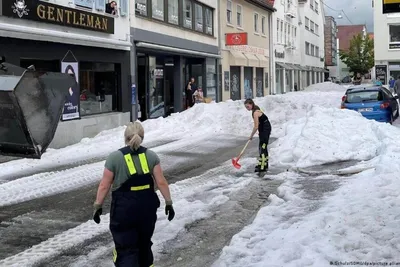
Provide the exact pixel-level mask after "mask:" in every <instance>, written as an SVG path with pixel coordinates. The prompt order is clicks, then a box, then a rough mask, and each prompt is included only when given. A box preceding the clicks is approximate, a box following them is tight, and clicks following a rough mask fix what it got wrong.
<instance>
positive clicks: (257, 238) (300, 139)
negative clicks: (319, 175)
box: [214, 107, 400, 267]
mask: <svg viewBox="0 0 400 267" xmlns="http://www.w3.org/2000/svg"><path fill="white" fill-rule="evenodd" d="M318 121H319V122H320V124H318V123H317V122H318ZM287 129H288V130H287V134H286V135H285V136H284V137H283V138H281V139H280V140H278V142H277V143H276V144H275V146H274V148H273V149H272V151H273V153H274V154H275V155H280V156H281V158H279V159H277V160H276V162H275V163H276V164H282V165H290V166H309V165H310V164H312V162H316V163H326V162H332V161H339V160H349V159H355V160H366V161H363V162H361V163H360V164H359V165H360V166H364V167H365V166H370V167H371V166H372V167H374V168H373V169H370V170H366V171H363V172H361V173H359V174H355V175H352V176H350V177H348V179H345V178H342V181H343V185H342V186H341V187H340V188H339V189H337V190H336V191H335V192H333V193H329V194H325V196H324V198H323V199H322V200H320V203H319V204H320V207H319V208H318V209H317V210H315V211H313V212H311V213H309V214H306V215H304V214H298V212H299V210H301V206H304V205H305V203H307V200H306V199H305V198H304V192H302V191H301V189H299V188H297V187H296V183H295V181H296V179H299V177H297V176H296V175H295V174H290V173H287V174H282V175H278V176H276V177H274V179H284V180H285V182H284V183H283V184H282V185H281V187H280V188H279V193H278V195H277V196H276V195H271V196H270V197H269V200H270V201H271V203H270V204H269V205H268V206H265V207H264V208H262V209H261V210H260V211H259V213H258V215H257V217H256V218H255V220H254V221H253V223H252V224H251V225H248V226H247V227H245V228H244V229H243V230H242V231H241V232H240V233H238V234H237V235H235V236H234V237H233V238H232V240H231V243H230V244H229V245H228V246H226V247H225V248H224V249H223V252H222V255H221V256H220V258H219V259H218V261H217V262H216V263H215V265H214V266H215V267H225V266H229V267H236V266H238V267H239V266H252V267H258V266H259V267H264V266H270V267H275V266H285V267H286V266H287V267H292V266H293V267H295V266H315V267H325V266H330V265H331V264H330V262H331V261H333V262H335V261H342V262H345V261H347V262H350V261H362V262H375V263H377V262H386V263H390V262H397V263H399V264H400V245H399V244H400V230H399V227H398V226H399V225H400V216H399V214H400V208H399V205H398V203H399V202H400V183H399V181H398V179H399V175H398V174H399V172H400V140H399V138H398V136H399V135H400V129H398V128H396V127H393V126H391V125H390V124H384V123H378V122H375V121H370V120H367V119H365V118H363V117H361V116H360V115H359V114H357V113H356V112H349V111H344V110H333V109H323V108H319V107H314V109H312V110H311V111H310V112H309V113H308V114H307V117H306V118H304V119H299V120H297V121H293V122H292V123H291V124H290V125H288V126H287ZM296 140H297V141H296ZM360 166H355V168H357V167H360ZM310 179H311V178H310ZM308 203H309V204H310V205H311V204H312V203H311V202H310V201H309V200H308ZM287 216H294V219H292V220H289V221H287V220H286V218H287Z"/></svg>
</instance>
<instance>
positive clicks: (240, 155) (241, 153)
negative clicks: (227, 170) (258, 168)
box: [236, 140, 251, 160]
mask: <svg viewBox="0 0 400 267" xmlns="http://www.w3.org/2000/svg"><path fill="white" fill-rule="evenodd" d="M250 141H251V140H248V141H247V143H246V144H245V145H244V147H243V149H242V151H240V153H239V156H238V157H237V158H236V160H239V159H240V158H241V157H242V155H243V153H244V151H245V150H246V148H247V146H248V145H249V143H250Z"/></svg>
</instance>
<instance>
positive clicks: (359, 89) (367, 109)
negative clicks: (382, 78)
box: [341, 85, 399, 123]
mask: <svg viewBox="0 0 400 267" xmlns="http://www.w3.org/2000/svg"><path fill="white" fill-rule="evenodd" d="M398 98H399V97H398V96H397V95H396V96H394V95H393V94H392V93H391V92H390V91H389V90H388V89H387V88H385V87H383V86H377V85H367V86H356V87H351V88H348V89H347V91H346V94H345V95H344V96H343V97H342V104H341V108H342V109H350V110H354V111H357V112H360V113H361V115H363V116H364V117H365V118H367V119H371V120H376V121H380V122H389V123H393V122H394V121H395V120H396V119H397V118H398V117H399V103H398V101H397V99H398Z"/></svg>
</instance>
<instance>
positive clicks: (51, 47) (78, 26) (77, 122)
mask: <svg viewBox="0 0 400 267" xmlns="http://www.w3.org/2000/svg"><path fill="white" fill-rule="evenodd" d="M128 6H129V2H128V1H126V0H121V1H118V5H117V6H114V5H113V4H109V3H108V2H106V1H105V0H96V1H90V0H86V1H83V0H75V1H70V0H57V1H55V0H49V1H35V0H25V1H22V0H2V1H1V4H0V15H1V16H0V57H1V58H2V61H5V62H7V63H11V64H14V65H18V66H21V67H24V68H27V67H28V66H31V65H33V66H34V67H35V68H36V70H38V71H41V72H47V71H52V72H68V73H70V74H72V75H74V76H75V78H76V80H77V81H78V84H79V88H73V90H72V93H70V97H69V99H70V100H68V101H67V102H66V104H65V106H64V111H63V115H62V122H60V123H59V126H58V128H57V132H56V135H55V138H54V140H53V143H52V144H51V147H55V148H58V147H63V146H67V145H70V144H73V143H77V142H79V141H80V140H81V139H82V138H83V137H92V136H94V135H96V134H97V133H99V132H100V131H102V130H106V129H110V128H115V127H117V126H120V125H123V124H125V123H126V122H129V120H130V110H131V106H130V101H129V99H130V88H129V82H128V78H129V72H130V63H129V54H130V53H129V50H130V47H131V43H130V40H129V8H128Z"/></svg>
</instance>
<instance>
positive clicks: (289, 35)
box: [287, 24, 292, 45]
mask: <svg viewBox="0 0 400 267" xmlns="http://www.w3.org/2000/svg"><path fill="white" fill-rule="evenodd" d="M291 28H292V26H291V25H290V24H288V27H287V31H288V33H287V35H288V43H289V45H290V43H291V42H292V37H291V31H290V29H291Z"/></svg>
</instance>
